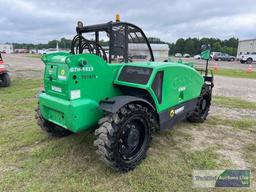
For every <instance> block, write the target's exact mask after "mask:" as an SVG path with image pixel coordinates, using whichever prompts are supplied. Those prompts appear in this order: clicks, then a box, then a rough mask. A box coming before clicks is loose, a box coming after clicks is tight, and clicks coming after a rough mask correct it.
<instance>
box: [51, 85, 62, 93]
mask: <svg viewBox="0 0 256 192" xmlns="http://www.w3.org/2000/svg"><path fill="white" fill-rule="evenodd" d="M52 90H53V91H56V92H59V93H61V92H62V90H61V88H60V87H56V86H52Z"/></svg>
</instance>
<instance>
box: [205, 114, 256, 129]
mask: <svg viewBox="0 0 256 192" xmlns="http://www.w3.org/2000/svg"><path fill="white" fill-rule="evenodd" d="M208 124H210V125H214V126H217V125H220V124H221V125H225V126H231V127H233V129H234V130H235V131H239V130H243V131H249V132H256V120H255V119H250V118H243V119H227V118H223V117H220V116H213V115H212V116H210V117H209V118H208Z"/></svg>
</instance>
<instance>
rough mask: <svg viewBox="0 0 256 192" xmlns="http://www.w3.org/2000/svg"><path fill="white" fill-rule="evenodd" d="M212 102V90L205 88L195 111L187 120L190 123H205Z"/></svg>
mask: <svg viewBox="0 0 256 192" xmlns="http://www.w3.org/2000/svg"><path fill="white" fill-rule="evenodd" d="M211 100H212V88H211V87H208V86H204V87H203V88H202V91H201V95H200V97H199V98H198V101H197V106H196V109H195V111H194V112H193V113H192V114H191V115H190V116H189V117H188V118H187V120H188V121H190V122H193V123H203V122H204V121H205V120H206V118H207V116H208V114H209V110H210V106H211Z"/></svg>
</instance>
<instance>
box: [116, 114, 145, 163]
mask: <svg viewBox="0 0 256 192" xmlns="http://www.w3.org/2000/svg"><path fill="white" fill-rule="evenodd" d="M123 127H124V129H123V131H122V136H121V139H120V145H119V153H120V155H121V157H122V159H123V160H124V161H126V162H130V161H133V160H134V159H136V158H137V157H138V156H140V155H141V153H142V152H143V148H144V147H145V144H146V139H147V134H148V133H147V123H146V121H145V120H144V118H142V117H141V116H136V117H132V118H131V119H130V120H128V121H127V123H125V124H124V126H123Z"/></svg>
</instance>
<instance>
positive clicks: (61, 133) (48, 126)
mask: <svg viewBox="0 0 256 192" xmlns="http://www.w3.org/2000/svg"><path fill="white" fill-rule="evenodd" d="M35 111H36V114H35V119H36V120H37V124H38V125H39V126H40V127H41V129H42V130H43V131H44V132H46V133H48V135H50V136H53V137H66V136H69V135H71V134H73V132H72V131H69V130H67V129H65V128H62V127H60V126H58V125H56V124H54V123H52V122H50V121H47V120H46V119H44V118H43V116H42V114H41V112H40V105H39V104H38V106H37V108H36V110H35Z"/></svg>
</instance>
